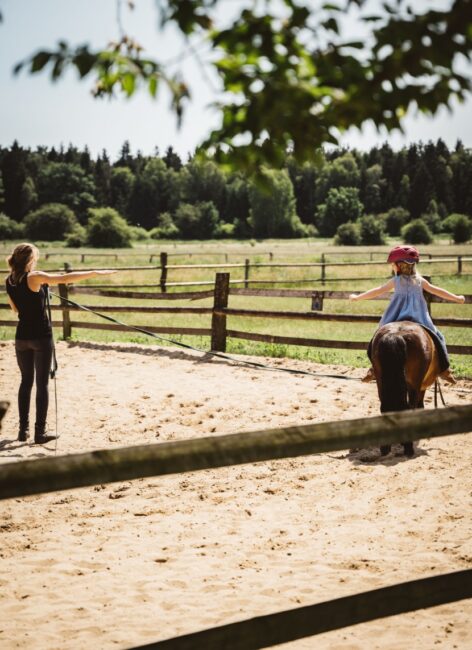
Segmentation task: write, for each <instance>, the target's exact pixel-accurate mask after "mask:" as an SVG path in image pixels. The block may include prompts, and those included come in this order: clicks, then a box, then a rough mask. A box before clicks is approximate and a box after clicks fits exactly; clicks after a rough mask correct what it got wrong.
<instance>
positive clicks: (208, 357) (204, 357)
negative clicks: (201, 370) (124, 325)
mask: <svg viewBox="0 0 472 650" xmlns="http://www.w3.org/2000/svg"><path fill="white" fill-rule="evenodd" d="M67 345H68V346H69V347H78V348H83V349H86V350H101V351H109V350H114V351H115V352H125V353H128V354H139V355H143V356H147V357H165V358H167V359H177V360H180V361H191V362H192V363H195V364H198V363H209V362H210V361H211V363H213V364H215V363H218V364H222V365H226V364H228V363H231V364H235V365H243V364H239V363H238V360H235V361H229V360H228V361H226V360H225V359H221V358H218V357H215V356H214V355H212V354H211V353H210V352H205V351H202V352H200V351H196V352H195V353H194V354H190V353H189V352H185V351H184V350H174V349H173V348H169V349H166V348H165V347H159V348H157V347H156V349H154V348H150V347H147V346H146V347H143V344H141V343H136V345H135V346H134V345H123V344H119V343H93V342H91V341H67ZM151 345H152V344H151ZM156 345H158V344H156ZM197 354H198V355H199V356H198V357H197V356H196V355H197Z"/></svg>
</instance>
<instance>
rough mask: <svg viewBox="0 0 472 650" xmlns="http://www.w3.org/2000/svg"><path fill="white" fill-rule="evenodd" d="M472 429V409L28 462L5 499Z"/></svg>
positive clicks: (6, 472)
mask: <svg viewBox="0 0 472 650" xmlns="http://www.w3.org/2000/svg"><path fill="white" fill-rule="evenodd" d="M471 430H472V405H466V406H451V407H449V408H443V409H439V410H437V409H435V410H427V411H423V410H416V411H403V412H399V413H387V414H385V415H380V416H376V417H370V418H358V419H354V420H341V421H337V422H321V423H318V424H311V425H305V426H295V427H286V428H281V429H266V430H263V431H252V432H247V433H235V434H229V435H223V436H217V437H215V436H213V437H205V438H197V439H192V440H182V441H178V442H165V443H158V444H153V445H139V446H134V447H125V448H120V449H103V450H99V451H92V452H88V453H83V454H71V455H67V456H58V457H55V458H44V459H39V460H25V461H20V462H16V463H7V464H4V465H2V469H1V472H0V499H9V498H13V497H20V496H26V495H29V494H41V493H43V492H56V491H58V490H68V489H71V488H78V487H85V486H91V485H97V484H102V483H114V482H117V481H126V480H132V479H136V478H144V477H149V476H165V475H168V474H180V473H182V472H193V471H196V470H202V469H212V468H217V467H227V466H230V465H241V464H245V463H256V462H260V461H265V460H276V459H280V458H295V457H297V456H306V455H311V454H319V453H324V452H328V451H339V450H342V449H349V448H351V447H366V446H371V445H376V446H380V445H387V444H394V443H399V442H402V441H404V440H405V438H406V437H407V438H408V440H412V441H413V440H419V439H420V438H434V437H437V436H446V435H451V434H457V433H466V432H470V431H471Z"/></svg>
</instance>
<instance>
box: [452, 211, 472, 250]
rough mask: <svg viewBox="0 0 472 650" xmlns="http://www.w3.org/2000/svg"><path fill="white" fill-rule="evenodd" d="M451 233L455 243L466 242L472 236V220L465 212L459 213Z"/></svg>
mask: <svg viewBox="0 0 472 650" xmlns="http://www.w3.org/2000/svg"><path fill="white" fill-rule="evenodd" d="M451 234H452V239H453V241H454V244H465V243H466V242H468V241H469V239H470V238H471V237H472V220H471V219H469V218H468V217H467V216H466V215H465V214H458V215H457V219H456V220H455V222H454V226H453V229H452V233H451Z"/></svg>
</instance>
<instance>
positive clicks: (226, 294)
mask: <svg viewBox="0 0 472 650" xmlns="http://www.w3.org/2000/svg"><path fill="white" fill-rule="evenodd" d="M231 282H232V281H231V279H230V274H229V273H217V274H216V275H215V281H214V285H213V290H212V291H190V292H189V291H186V292H170V293H168V292H167V291H162V290H161V291H127V290H113V289H103V288H97V287H95V286H94V285H89V286H87V285H86V286H83V285H82V286H74V285H72V286H71V285H66V284H60V285H59V293H60V296H61V298H64V299H65V300H67V299H68V298H69V295H70V294H79V295H92V296H100V297H109V298H122V299H134V300H136V299H139V300H143V301H144V300H146V301H147V300H157V301H161V300H164V301H167V300H170V301H175V300H179V299H180V300H192V301H193V300H201V299H207V298H210V297H213V305H212V306H211V307H210V306H207V307H191V306H188V305H184V306H179V307H170V306H162V307H157V306H146V305H105V306H103V307H102V306H101V305H85V306H84V308H85V309H89V310H92V311H97V312H102V313H103V314H106V313H113V312H115V313H131V314H132V313H136V314H146V313H147V314H153V315H155V316H156V315H159V314H172V315H175V316H181V315H185V314H187V315H189V314H191V315H195V316H205V315H211V328H202V327H199V328H194V327H177V326H175V327H174V326H172V327H168V326H159V325H157V326H156V325H149V326H143V325H134V324H130V325H127V324H124V323H122V324H121V323H120V324H110V323H106V324H105V323H94V322H90V321H83V320H80V321H77V320H74V321H73V320H72V319H71V314H72V313H73V312H77V311H80V310H81V307H79V306H75V305H70V304H68V303H67V302H65V301H64V302H62V304H60V305H55V304H53V305H52V309H53V310H54V311H55V312H57V311H61V312H62V323H59V326H60V325H62V333H63V337H64V339H68V338H70V337H71V334H72V329H73V328H74V329H77V328H78V329H91V330H109V331H116V332H126V331H128V330H129V329H130V328H136V327H138V328H141V329H146V330H147V331H149V332H151V333H153V334H172V335H190V336H209V337H211V350H214V351H219V352H224V351H225V350H226V344H227V338H228V337H229V338H235V339H240V340H246V341H255V342H259V343H270V344H277V345H296V346H304V347H317V348H331V349H349V350H363V349H365V348H366V346H367V342H363V341H346V340H329V339H320V338H315V337H293V336H280V335H274V334H267V333H259V332H254V331H250V332H247V331H240V330H238V329H235V328H228V326H227V319H228V318H234V317H244V318H248V319H263V320H265V321H266V322H267V321H269V320H270V321H272V320H278V319H285V320H294V321H296V320H303V321H308V322H312V323H315V322H323V321H331V322H340V323H342V322H350V323H372V324H375V323H378V321H379V316H377V315H371V314H352V313H330V312H326V311H323V306H324V302H325V300H347V299H348V298H349V296H350V292H348V291H335V290H314V289H311V290H305V289H282V288H278V289H261V288H259V289H249V288H235V287H233V286H231ZM107 286H114V285H107ZM231 296H249V297H261V298H262V297H280V298H311V311H309V312H308V311H288V310H273V309H272V310H262V309H244V308H233V307H229V306H228V302H229V298H230V297H231ZM390 296H391V294H385V295H383V296H377V297H376V298H374V300H383V301H385V300H388V299H389V298H390ZM425 299H426V301H427V303H428V306H429V308H430V309H431V305H432V304H434V303H445V302H447V301H446V300H444V299H442V298H439V297H438V296H435V295H431V294H425ZM465 302H466V303H467V304H472V295H467V296H465ZM2 309H5V310H9V309H10V308H9V305H8V304H6V303H3V304H0V310H2ZM435 322H436V324H437V325H438V326H440V327H442V326H444V327H459V328H470V327H471V326H472V319H470V318H444V317H439V318H435ZM16 323H17V321H16V320H15V319H13V318H12V319H10V320H7V319H5V320H0V326H3V327H14V326H15V325H16ZM54 325H55V326H56V325H57V323H56V322H54ZM143 334H144V335H145V333H144V332H143ZM448 349H449V351H450V352H451V353H453V354H463V355H470V354H472V346H471V345H454V344H450V345H449V346H448Z"/></svg>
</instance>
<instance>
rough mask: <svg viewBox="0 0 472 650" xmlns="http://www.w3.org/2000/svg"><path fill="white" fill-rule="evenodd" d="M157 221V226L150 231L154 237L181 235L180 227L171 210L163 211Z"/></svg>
mask: <svg viewBox="0 0 472 650" xmlns="http://www.w3.org/2000/svg"><path fill="white" fill-rule="evenodd" d="M157 223H158V225H157V227H156V228H153V229H152V230H151V231H150V233H149V235H150V236H151V237H152V239H176V238H177V237H178V236H179V229H178V228H177V226H176V225H175V223H174V221H173V219H172V215H171V214H170V212H161V214H160V215H159V217H158V219H157Z"/></svg>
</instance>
